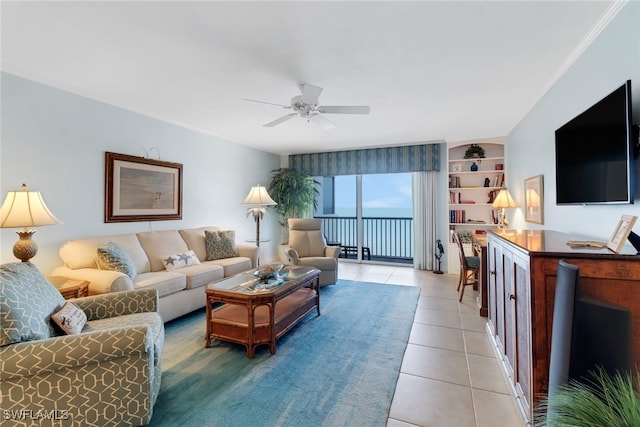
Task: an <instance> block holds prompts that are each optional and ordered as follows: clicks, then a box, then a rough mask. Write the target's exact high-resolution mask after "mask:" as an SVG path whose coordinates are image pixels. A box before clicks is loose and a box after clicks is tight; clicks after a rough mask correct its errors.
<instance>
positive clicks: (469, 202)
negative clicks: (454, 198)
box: [458, 193, 476, 205]
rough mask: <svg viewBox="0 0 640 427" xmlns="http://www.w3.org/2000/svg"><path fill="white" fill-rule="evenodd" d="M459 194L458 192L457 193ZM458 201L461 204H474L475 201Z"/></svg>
mask: <svg viewBox="0 0 640 427" xmlns="http://www.w3.org/2000/svg"><path fill="white" fill-rule="evenodd" d="M458 194H460V193H458ZM458 203H460V204H461V205H475V204H476V202H474V201H473V200H459V201H458Z"/></svg>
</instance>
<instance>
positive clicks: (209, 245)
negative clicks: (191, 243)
mask: <svg viewBox="0 0 640 427" xmlns="http://www.w3.org/2000/svg"><path fill="white" fill-rule="evenodd" d="M204 244H205V247H206V249H207V258H206V259H207V261H211V260H214V259H221V258H231V257H235V256H238V250H237V249H236V233H235V231H232V230H227V231H209V230H205V232H204Z"/></svg>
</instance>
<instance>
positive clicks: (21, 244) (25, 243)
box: [13, 230, 38, 262]
mask: <svg viewBox="0 0 640 427" xmlns="http://www.w3.org/2000/svg"><path fill="white" fill-rule="evenodd" d="M35 232H36V231H35V230H32V231H29V230H27V231H16V234H17V235H18V236H20V239H19V240H18V241H17V242H16V244H15V245H13V255H14V256H15V257H16V258H18V259H19V260H20V261H22V262H28V261H29V260H30V259H31V258H33V257H34V256H36V254H37V253H38V245H37V244H36V242H35V240H32V239H31V236H33V233H35Z"/></svg>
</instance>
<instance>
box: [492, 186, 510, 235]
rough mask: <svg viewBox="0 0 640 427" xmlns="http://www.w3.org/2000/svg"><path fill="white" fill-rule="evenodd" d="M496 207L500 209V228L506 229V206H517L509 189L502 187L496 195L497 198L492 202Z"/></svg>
mask: <svg viewBox="0 0 640 427" xmlns="http://www.w3.org/2000/svg"><path fill="white" fill-rule="evenodd" d="M491 206H493V207H494V208H498V209H500V210H499V211H498V228H499V229H500V230H502V229H504V227H505V225H506V224H507V221H506V219H505V216H504V215H505V209H506V208H515V207H516V202H514V201H513V198H512V197H511V194H509V190H507V189H506V188H503V189H501V190H500V191H499V192H498V195H497V196H496V199H495V200H494V201H493V203H492V204H491Z"/></svg>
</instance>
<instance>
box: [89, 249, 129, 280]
mask: <svg viewBox="0 0 640 427" xmlns="http://www.w3.org/2000/svg"><path fill="white" fill-rule="evenodd" d="M98 267H99V268H100V269H101V270H115V271H120V272H122V273H124V274H126V275H127V276H129V277H131V280H134V279H135V278H136V275H137V274H138V272H137V270H136V266H135V264H134V263H133V260H132V259H131V257H130V256H129V254H128V253H127V252H126V251H125V250H124V249H122V247H120V246H118V245H116V244H115V243H113V242H109V244H107V245H106V246H100V247H98Z"/></svg>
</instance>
